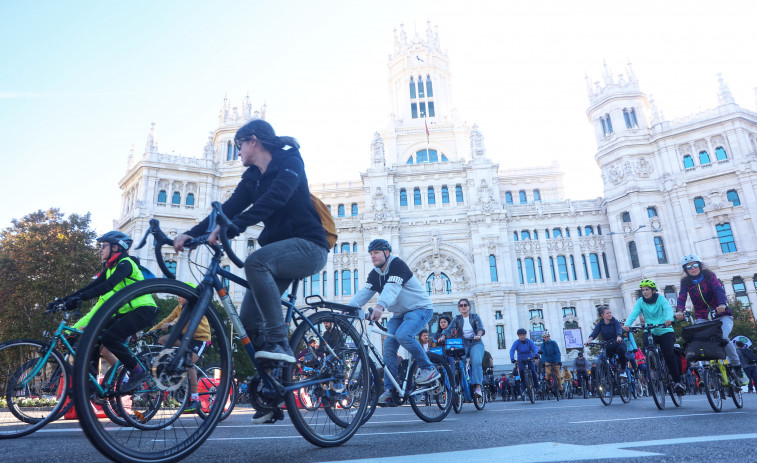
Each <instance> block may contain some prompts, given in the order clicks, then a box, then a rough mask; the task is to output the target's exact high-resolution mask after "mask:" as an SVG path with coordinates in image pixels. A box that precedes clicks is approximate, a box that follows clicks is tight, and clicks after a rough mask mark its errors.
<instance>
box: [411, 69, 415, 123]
mask: <svg viewBox="0 0 757 463" xmlns="http://www.w3.org/2000/svg"><path fill="white" fill-rule="evenodd" d="M410 98H415V79H413V78H412V77H411V78H410ZM413 117H415V116H413Z"/></svg>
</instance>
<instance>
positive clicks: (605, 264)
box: [602, 252, 610, 278]
mask: <svg viewBox="0 0 757 463" xmlns="http://www.w3.org/2000/svg"><path fill="white" fill-rule="evenodd" d="M602 263H603V264H604V266H605V278H610V267H608V266H607V254H605V253H604V252H603V253H602Z"/></svg>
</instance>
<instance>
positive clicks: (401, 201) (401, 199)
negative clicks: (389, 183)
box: [400, 188, 407, 207]
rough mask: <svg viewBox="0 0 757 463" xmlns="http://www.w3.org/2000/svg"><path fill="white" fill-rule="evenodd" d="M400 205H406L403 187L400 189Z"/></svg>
mask: <svg viewBox="0 0 757 463" xmlns="http://www.w3.org/2000/svg"><path fill="white" fill-rule="evenodd" d="M400 206H402V207H407V191H405V189H404V188H402V189H401V190H400Z"/></svg>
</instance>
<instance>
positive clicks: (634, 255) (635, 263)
mask: <svg viewBox="0 0 757 463" xmlns="http://www.w3.org/2000/svg"><path fill="white" fill-rule="evenodd" d="M628 256H629V257H630V258H631V267H632V268H639V267H640V265H639V253H638V251H637V250H636V242H635V241H629V242H628Z"/></svg>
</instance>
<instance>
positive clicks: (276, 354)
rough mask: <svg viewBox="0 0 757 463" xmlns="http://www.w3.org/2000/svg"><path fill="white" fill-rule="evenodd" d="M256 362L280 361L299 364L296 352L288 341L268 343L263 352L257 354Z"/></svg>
mask: <svg viewBox="0 0 757 463" xmlns="http://www.w3.org/2000/svg"><path fill="white" fill-rule="evenodd" d="M255 360H279V361H282V362H287V363H297V360H296V359H295V358H294V352H292V348H291V347H289V344H288V343H287V342H286V341H283V342H267V343H266V344H265V345H264V346H263V349H262V350H259V351H257V352H255Z"/></svg>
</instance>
